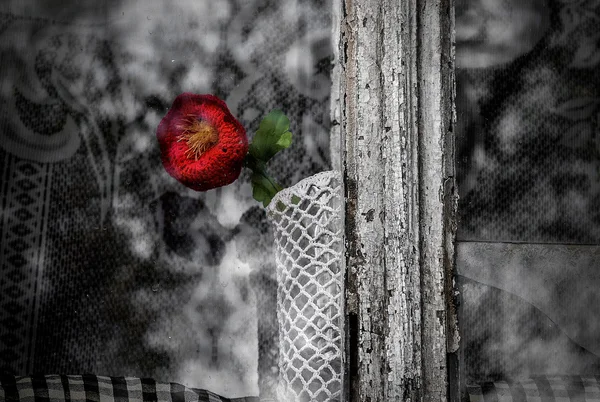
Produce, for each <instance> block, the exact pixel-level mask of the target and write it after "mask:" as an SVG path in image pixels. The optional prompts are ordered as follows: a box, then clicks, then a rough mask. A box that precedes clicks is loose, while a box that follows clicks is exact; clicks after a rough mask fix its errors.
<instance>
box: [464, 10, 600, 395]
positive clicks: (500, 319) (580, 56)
mask: <svg viewBox="0 0 600 402" xmlns="http://www.w3.org/2000/svg"><path fill="white" fill-rule="evenodd" d="M456 11H457V13H456V15H457V20H456V26H457V67H458V68H457V99H456V107H457V114H458V121H457V123H458V127H457V153H458V155H457V157H458V159H457V168H458V171H459V176H458V182H459V187H460V190H459V192H460V204H459V215H460V220H459V225H458V240H460V241H463V242H465V243H464V244H465V246H464V248H463V250H476V251H477V252H476V253H475V252H471V253H470V254H469V255H463V256H460V255H459V260H460V259H462V262H460V263H458V264H457V271H458V273H459V275H460V276H459V278H458V284H459V287H460V290H461V305H460V311H459V324H460V328H461V342H462V348H463V356H462V360H461V367H462V368H463V369H464V374H465V377H464V378H466V381H467V382H468V383H470V384H475V383H479V382H492V381H501V380H509V379H512V380H515V381H516V380H518V379H523V378H528V377H530V376H532V375H538V374H541V375H549V374H573V375H594V374H600V356H599V355H598V351H599V350H600V343H599V342H598V339H599V338H598V331H597V328H598V326H599V325H600V308H599V306H600V296H599V293H598V287H599V286H600V275H599V274H598V268H600V248H598V247H597V245H600V121H599V118H600V69H599V68H598V67H599V65H600V46H599V41H598V39H599V37H600V36H599V33H598V32H599V31H598V27H599V26H600V1H597V0H523V1H521V0H518V1H513V0H507V1H497V2H486V1H480V0H458V1H457V10H456ZM470 242H479V244H478V245H477V246H476V247H471V246H469V243H470ZM498 242H502V243H504V244H503V245H499V244H497V243H498ZM514 243H518V244H514ZM521 243H536V244H538V245H539V244H543V245H544V246H539V247H538V246H535V247H533V246H532V247H524V246H523V244H521ZM556 243H559V244H563V245H587V246H589V247H587V248H586V247H583V246H582V247H576V252H575V251H573V252H571V251H570V248H569V247H568V246H565V247H563V248H560V249H556V248H554V249H553V248H552V246H549V244H556ZM593 245H596V247H594V246H593ZM574 249H575V247H574ZM459 250H460V247H459ZM527 250H531V251H533V252H531V253H527V252H526V251H527ZM496 251H499V252H496ZM459 254H460V253H459ZM482 278H488V279H490V280H482ZM507 284H512V286H507ZM515 289H516V290H518V291H515ZM557 317H558V318H560V319H557ZM553 318H555V319H554V320H553ZM595 392H597V391H595ZM489 398H490V399H488V398H486V399H485V400H500V399H494V397H493V396H489ZM594 398H595V399H597V395H596V396H595V397H594ZM595 399H590V400H595ZM503 400H510V399H503ZM514 400H524V399H518V398H517V399H514ZM541 400H554V399H544V397H542V399H541Z"/></svg>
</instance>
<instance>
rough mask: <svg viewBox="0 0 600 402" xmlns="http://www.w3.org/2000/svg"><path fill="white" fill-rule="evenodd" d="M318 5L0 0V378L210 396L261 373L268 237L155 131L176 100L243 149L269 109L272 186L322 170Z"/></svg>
mask: <svg viewBox="0 0 600 402" xmlns="http://www.w3.org/2000/svg"><path fill="white" fill-rule="evenodd" d="M329 7H330V5H329V3H328V2H320V1H306V0H283V1H282V0H210V1H209V0H200V1H195V0H177V1H160V0H144V1H142V0H127V1H125V0H123V1H116V0H105V1H99V2H79V1H75V0H70V1H58V0H52V1H42V0H40V1H34V0H27V1H20V0H14V1H13V0H11V1H4V2H2V3H1V4H0V177H1V179H0V180H1V181H0V211H1V215H0V370H2V372H5V373H8V374H16V375H28V374H31V373H34V372H35V373H45V374H52V373H58V374H83V373H94V374H96V375H104V376H131V377H150V378H154V379H156V381H163V382H171V381H172V382H177V383H181V384H182V385H184V386H187V387H192V388H205V389H208V390H210V391H213V392H217V393H219V394H221V395H224V396H232V397H233V396H246V395H257V394H258V392H259V378H260V389H261V391H264V393H265V395H266V394H268V392H269V390H270V389H271V385H270V384H272V382H273V381H274V379H275V378H276V376H277V368H276V362H277V350H276V348H275V339H276V336H277V332H276V331H277V327H276V318H275V317H276V316H275V292H276V288H275V284H274V261H273V254H272V247H273V246H272V243H273V238H272V234H271V229H270V227H269V225H268V223H267V222H266V220H265V213H264V210H263V208H262V206H260V205H258V203H257V202H255V201H254V200H253V199H252V197H251V189H250V185H249V177H248V176H247V175H242V177H241V178H240V180H238V181H237V182H235V183H234V184H232V185H230V186H228V187H225V188H221V189H217V190H213V191H209V192H206V193H196V192H193V191H191V190H188V189H186V188H184V187H183V186H182V185H180V184H179V183H178V182H176V181H175V180H173V179H172V178H171V177H170V176H168V175H167V174H166V172H165V171H164V169H163V167H162V164H161V161H160V156H159V153H158V144H157V142H156V140H155V130H156V127H157V125H158V122H159V121H160V119H161V118H162V117H163V116H164V115H165V113H166V111H167V110H168V108H169V107H170V104H171V102H172V101H173V99H174V98H175V96H177V95H178V94H179V93H182V92H195V93H212V94H214V95H217V96H219V97H220V98H222V99H224V100H225V101H226V102H227V104H228V106H229V108H230V109H231V111H232V113H233V114H234V115H235V116H236V117H237V118H238V119H239V120H240V121H241V122H242V123H243V124H244V126H245V127H246V129H247V131H248V133H249V136H250V137H251V136H252V134H253V132H254V131H255V130H256V129H257V128H258V123H259V121H260V119H261V118H262V117H263V116H264V115H265V114H266V113H267V112H268V111H270V110H271V109H273V108H278V109H280V110H282V111H284V112H285V113H286V114H287V116H288V117H289V118H290V122H291V130H292V132H293V133H294V135H295V139H294V142H293V145H292V147H291V148H290V149H289V150H286V151H285V152H283V153H282V154H281V155H280V156H279V157H277V158H275V160H274V161H273V164H272V171H273V173H274V175H276V177H277V178H278V179H279V180H281V182H282V184H284V185H285V186H288V185H291V184H293V183H295V182H297V181H299V180H300V179H301V178H303V177H306V176H309V175H311V174H313V173H316V172H319V171H323V170H328V169H329V168H330V156H329V137H328V132H329V93H330V77H329V76H330V69H331V61H332V58H331V44H330V9H329Z"/></svg>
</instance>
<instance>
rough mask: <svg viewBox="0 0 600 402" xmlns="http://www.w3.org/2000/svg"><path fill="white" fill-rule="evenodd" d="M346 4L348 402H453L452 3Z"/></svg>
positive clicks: (357, 0) (342, 93)
mask: <svg viewBox="0 0 600 402" xmlns="http://www.w3.org/2000/svg"><path fill="white" fill-rule="evenodd" d="M338 4H339V8H338V10H337V12H338V14H337V17H336V18H334V20H336V19H339V21H340V33H339V36H338V37H337V38H338V39H339V42H338V43H339V46H338V48H337V56H338V60H337V62H338V64H339V70H337V74H339V76H338V77H334V85H336V86H337V85H339V92H338V93H337V94H336V87H334V90H333V96H332V99H334V103H333V104H332V111H335V110H336V109H335V107H336V103H335V99H336V98H337V99H339V103H338V104H337V107H339V110H338V111H337V115H338V116H339V122H340V127H339V135H340V138H341V143H342V150H343V152H344V157H343V158H342V164H341V168H342V169H343V170H344V175H345V191H346V194H345V195H346V216H345V219H346V222H345V223H346V259H347V261H346V264H347V269H348V273H347V283H346V294H347V315H348V328H347V333H348V339H347V350H348V354H349V358H348V361H349V367H348V370H349V372H348V375H347V380H348V382H349V384H350V388H349V394H348V398H346V400H349V401H420V400H427V401H429V400H431V401H445V400H446V398H447V396H448V395H447V383H448V382H447V376H448V373H447V363H446V362H447V356H446V354H447V351H448V347H447V340H448V339H451V340H452V342H451V343H450V345H451V351H452V349H455V348H456V344H457V338H456V337H455V325H454V323H455V319H454V313H453V310H452V309H450V308H449V307H450V306H451V303H449V301H450V298H449V297H448V295H450V294H451V290H452V270H453V266H454V258H453V246H452V245H453V242H454V232H455V224H454V219H455V210H456V192H455V185H454V169H453V163H454V162H453V161H454V155H453V138H452V124H453V121H454V113H453V108H452V102H453V94H454V84H453V83H454V81H453V48H452V43H453V41H452V31H453V22H452V21H453V12H454V4H453V2H452V0H436V1H422V0H405V1H401V2H400V1H392V0H381V1H380V0H362V1H361V0H340V2H339V3H338ZM334 37H335V35H334ZM334 113H335V112H334ZM448 312H450V315H449V314H448ZM449 322H452V323H453V324H452V325H451V326H450V327H449V326H448V323H449ZM448 328H450V329H451V330H450V331H448ZM449 332H450V333H449ZM449 335H450V337H449Z"/></svg>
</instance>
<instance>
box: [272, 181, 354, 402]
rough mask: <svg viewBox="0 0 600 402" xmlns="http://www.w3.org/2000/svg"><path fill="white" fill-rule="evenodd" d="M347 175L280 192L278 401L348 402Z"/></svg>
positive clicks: (276, 204) (275, 205) (276, 202)
mask: <svg viewBox="0 0 600 402" xmlns="http://www.w3.org/2000/svg"><path fill="white" fill-rule="evenodd" d="M342 198H343V197H342V178H341V174H340V173H338V172H331V171H330V172H323V173H319V174H316V175H314V176H311V177H309V178H306V179H304V180H302V181H300V182H299V183H298V184H296V185H294V186H292V187H290V188H287V189H284V190H283V191H280V192H279V193H278V194H277V195H276V196H275V197H274V198H273V200H272V201H271V203H270V204H269V206H268V208H267V210H268V216H269V218H270V221H271V222H272V224H273V226H274V236H275V249H276V263H277V318H278V321H279V348H280V350H279V385H278V390H277V396H278V399H279V402H296V401H328V402H331V401H341V394H342V368H343V354H342V351H343V345H342V340H343V325H344V320H343V317H344V314H343V306H344V298H343V289H344V272H343V271H344V260H343V258H342V257H343V225H342V205H343V203H342Z"/></svg>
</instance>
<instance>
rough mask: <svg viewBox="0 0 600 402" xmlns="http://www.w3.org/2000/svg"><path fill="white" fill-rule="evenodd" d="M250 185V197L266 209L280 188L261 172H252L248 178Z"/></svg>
mask: <svg viewBox="0 0 600 402" xmlns="http://www.w3.org/2000/svg"><path fill="white" fill-rule="evenodd" d="M250 181H251V183H252V197H254V199H255V200H256V201H258V202H262V204H263V206H264V207H265V208H266V207H267V205H269V203H270V202H271V200H272V199H273V197H274V196H275V194H277V193H278V192H279V191H281V186H280V185H279V184H277V183H275V181H273V179H271V178H270V177H269V176H267V175H266V174H264V173H263V172H254V173H253V174H252V176H251V177H250Z"/></svg>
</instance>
